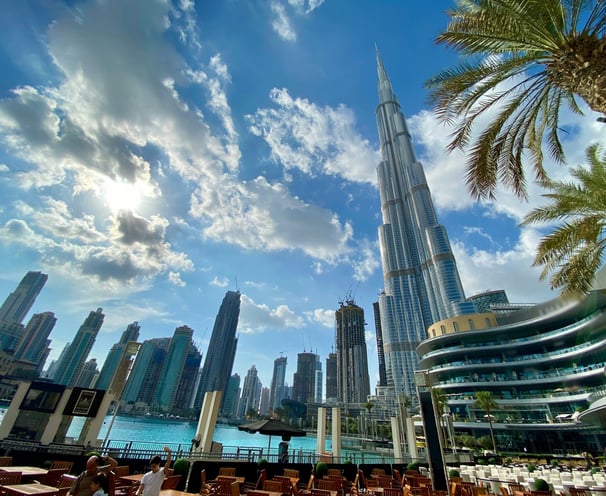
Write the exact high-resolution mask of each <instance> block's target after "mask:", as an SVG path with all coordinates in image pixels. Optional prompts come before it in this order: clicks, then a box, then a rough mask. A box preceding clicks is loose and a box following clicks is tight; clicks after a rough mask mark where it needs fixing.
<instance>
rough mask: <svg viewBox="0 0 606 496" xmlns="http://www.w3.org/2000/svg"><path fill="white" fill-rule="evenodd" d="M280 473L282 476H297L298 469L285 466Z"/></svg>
mask: <svg viewBox="0 0 606 496" xmlns="http://www.w3.org/2000/svg"><path fill="white" fill-rule="evenodd" d="M282 474H283V475H284V477H290V478H291V479H298V478H299V471H298V470H295V469H294V468H285V469H284V471H283V472H282Z"/></svg>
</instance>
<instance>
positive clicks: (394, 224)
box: [376, 51, 474, 399]
mask: <svg viewBox="0 0 606 496" xmlns="http://www.w3.org/2000/svg"><path fill="white" fill-rule="evenodd" d="M377 70H378V76H379V83H378V91H379V105H378V107H377V112H376V116H377V126H378V130H379V142H380V146H381V155H382V161H381V163H380V164H379V167H378V169H377V173H378V182H379V193H380V196H381V213H382V217H383V224H382V225H381V226H380V227H379V244H380V247H381V259H382V264H383V279H384V289H383V292H382V293H381V295H380V296H379V308H380V315H381V327H382V336H383V348H384V354H385V366H386V372H387V385H388V386H390V387H392V388H393V390H394V393H395V394H396V395H398V396H399V395H401V394H406V395H408V396H410V397H411V398H413V399H414V398H416V394H415V391H416V389H415V384H414V371H415V369H416V368H417V366H418V357H417V354H416V348H417V345H418V344H419V343H420V342H421V341H422V340H424V339H425V338H426V329H427V328H428V327H429V326H430V325H431V324H432V323H433V322H435V321H438V320H441V319H444V318H447V317H450V316H452V315H456V314H462V313H472V312H473V311H474V306H473V303H471V302H465V294H464V292H463V286H462V285H461V281H460V278H459V274H458V271H457V267H456V263H455V259H454V255H453V253H452V250H451V248H450V242H449V240H448V236H447V234H446V229H445V228H444V226H443V225H441V224H439V223H438V220H437V217H436V213H435V210H434V206H433V202H432V199H431V194H430V191H429V187H428V185H427V181H426V179H425V173H424V171H423V166H422V165H421V163H420V162H419V161H418V160H417V158H416V156H415V152H414V149H413V146H412V138H411V135H410V132H409V130H408V126H407V124H406V119H405V118H404V114H403V113H402V111H401V110H400V104H399V103H398V100H397V98H396V96H395V94H394V92H393V90H392V87H391V82H390V81H389V77H388V76H387V72H386V71H385V68H384V67H383V62H382V60H381V57H380V55H379V53H378V51H377Z"/></svg>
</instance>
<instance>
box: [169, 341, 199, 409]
mask: <svg viewBox="0 0 606 496" xmlns="http://www.w3.org/2000/svg"><path fill="white" fill-rule="evenodd" d="M201 363H202V353H200V350H198V348H197V347H196V345H195V344H194V343H193V341H192V343H191V346H190V347H189V351H188V353H187V356H186V357H185V365H184V366H183V372H182V373H181V380H180V381H179V386H178V387H177V393H176V394H175V399H174V401H173V410H174V411H175V413H179V414H188V413H189V411H190V410H191V409H192V408H193V407H194V400H195V399H196V385H197V378H198V377H197V374H198V372H199V370H200V364H201Z"/></svg>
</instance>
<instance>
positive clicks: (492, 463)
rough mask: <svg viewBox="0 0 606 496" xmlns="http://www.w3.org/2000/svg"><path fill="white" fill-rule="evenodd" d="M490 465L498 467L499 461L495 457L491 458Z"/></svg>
mask: <svg viewBox="0 0 606 496" xmlns="http://www.w3.org/2000/svg"><path fill="white" fill-rule="evenodd" d="M488 463H490V464H491V465H496V463H497V459H496V458H495V457H494V456H491V457H490V458H489V459H488Z"/></svg>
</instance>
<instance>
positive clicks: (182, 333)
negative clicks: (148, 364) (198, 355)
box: [154, 325, 194, 412]
mask: <svg viewBox="0 0 606 496" xmlns="http://www.w3.org/2000/svg"><path fill="white" fill-rule="evenodd" d="M193 335H194V331H193V329H191V328H190V327H188V326H186V325H183V326H180V327H177V328H176V329H175V333H174V334H173V337H172V338H171V340H170V345H169V346H168V352H167V354H166V359H165V360H164V366H163V367H162V372H161V373H160V381H159V382H158V388H157V389H156V393H155V395H154V404H155V405H156V406H157V407H159V408H160V409H161V410H163V411H166V412H170V411H172V409H173V406H174V401H175V396H176V394H177V387H178V386H179V383H180V381H181V375H182V374H183V369H184V367H185V361H186V358H187V354H188V353H189V350H190V349H191V346H192V344H193V341H192V337H193Z"/></svg>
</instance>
